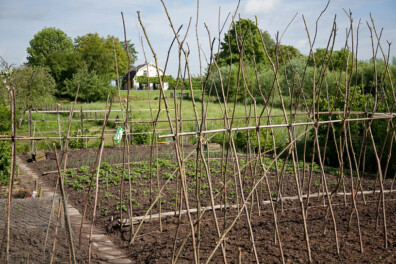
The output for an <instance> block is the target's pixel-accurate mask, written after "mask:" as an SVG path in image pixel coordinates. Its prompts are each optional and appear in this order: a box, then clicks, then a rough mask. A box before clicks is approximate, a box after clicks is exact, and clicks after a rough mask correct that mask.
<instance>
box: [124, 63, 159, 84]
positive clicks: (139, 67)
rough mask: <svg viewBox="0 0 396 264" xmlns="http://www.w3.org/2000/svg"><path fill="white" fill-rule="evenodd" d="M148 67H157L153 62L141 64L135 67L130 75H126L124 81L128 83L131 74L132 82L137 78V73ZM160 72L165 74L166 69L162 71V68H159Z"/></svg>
mask: <svg viewBox="0 0 396 264" xmlns="http://www.w3.org/2000/svg"><path fill="white" fill-rule="evenodd" d="M147 65H151V66H154V67H156V65H155V64H154V63H152V62H149V63H146V64H140V65H137V66H135V67H134V68H132V69H131V70H130V71H129V73H127V74H125V76H124V78H123V79H122V81H123V82H126V81H128V74H129V78H130V80H133V78H134V77H135V75H136V73H137V72H138V71H139V70H140V69H141V68H143V67H147ZM158 68H159V69H160V70H162V72H164V69H162V68H161V67H158Z"/></svg>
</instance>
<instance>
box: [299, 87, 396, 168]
mask: <svg viewBox="0 0 396 264" xmlns="http://www.w3.org/2000/svg"><path fill="white" fill-rule="evenodd" d="M352 95H353V100H352V99H351V102H350V105H351V109H350V110H351V111H365V104H366V107H367V109H372V108H373V105H374V96H373V95H371V94H363V92H362V87H361V86H358V87H351V97H352ZM328 104H329V105H330V108H332V107H333V105H334V111H342V110H343V107H344V98H343V97H334V96H332V97H330V100H329V101H327V100H321V101H320V104H319V111H328ZM369 111H371V110H369ZM378 111H380V112H386V111H387V110H386V108H385V104H384V103H381V102H380V103H379V104H378ZM356 117H358V116H356V115H355V116H351V117H350V118H356ZM321 119H322V120H329V119H330V116H327V117H325V116H323V117H322V118H321ZM332 119H333V120H334V119H342V116H340V115H333V116H332ZM366 122H367V121H366ZM349 126H350V137H351V138H350V140H351V142H352V146H353V148H354V151H355V153H356V155H357V157H356V158H357V159H358V158H359V154H360V150H361V148H362V143H363V136H364V133H365V127H366V126H365V122H363V121H355V122H349ZM333 127H334V133H335V137H336V139H337V142H335V141H334V136H333V131H332V130H331V129H330V132H329V136H328V140H327V146H326V159H325V160H324V163H325V165H330V166H333V167H338V166H340V164H339V161H338V159H337V155H336V153H337V150H336V144H337V146H339V141H338V139H339V137H340V136H341V138H344V131H343V130H342V123H334V124H333ZM387 127H388V120H385V119H382V120H374V121H373V122H372V125H371V130H372V133H373V137H374V142H375V145H376V149H377V153H378V155H380V154H381V150H382V148H383V146H384V145H385V148H384V149H383V151H384V152H383V154H382V165H384V164H385V162H384V161H385V160H386V157H388V154H390V153H389V151H390V152H391V153H396V146H395V144H393V147H392V149H391V150H389V146H390V142H391V140H392V139H391V135H392V133H391V132H390V133H389V132H388V131H387ZM327 130H328V127H327V125H321V126H319V129H318V136H319V137H318V139H319V144H320V147H321V153H323V151H324V145H325V140H326V137H327ZM347 133H348V137H349V132H348V131H347ZM388 133H389V135H388V136H387V134H388ZM313 139H314V133H311V135H310V142H308V146H310V148H312V146H313ZM364 144H365V145H363V146H364V147H365V148H366V155H365V159H366V160H365V170H366V171H370V172H376V171H377V169H378V166H377V163H376V162H375V160H376V157H375V152H374V148H373V144H372V141H371V139H370V135H369V134H367V137H366V140H365V142H364ZM344 152H345V153H343V156H344V157H347V153H346V150H344ZM307 153H312V151H311V150H308V151H307ZM350 153H351V151H350ZM395 163H396V156H395V155H392V156H391V160H390V164H395ZM344 164H347V162H345V161H344ZM362 164H363V162H361V165H362ZM345 166H346V165H345ZM360 169H362V168H360ZM394 170H395V168H393V169H392V168H391V167H390V168H389V169H388V173H389V174H390V175H393V173H394Z"/></svg>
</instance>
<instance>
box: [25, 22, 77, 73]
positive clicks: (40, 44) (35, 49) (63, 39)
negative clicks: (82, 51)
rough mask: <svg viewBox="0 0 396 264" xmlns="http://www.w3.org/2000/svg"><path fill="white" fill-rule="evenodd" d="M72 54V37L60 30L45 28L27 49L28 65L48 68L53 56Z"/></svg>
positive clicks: (36, 35) (37, 34)
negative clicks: (50, 58) (56, 54)
mask: <svg viewBox="0 0 396 264" xmlns="http://www.w3.org/2000/svg"><path fill="white" fill-rule="evenodd" d="M71 52H73V42H72V39H71V38H70V37H68V36H67V35H66V34H65V33H64V32H63V31H62V30H60V29H56V28H53V27H50V28H44V29H42V30H41V31H39V32H38V33H36V34H35V35H34V38H33V39H32V40H31V41H30V47H28V48H27V53H28V57H27V60H28V65H30V66H46V65H47V59H48V57H49V56H51V54H53V53H62V54H67V53H71Z"/></svg>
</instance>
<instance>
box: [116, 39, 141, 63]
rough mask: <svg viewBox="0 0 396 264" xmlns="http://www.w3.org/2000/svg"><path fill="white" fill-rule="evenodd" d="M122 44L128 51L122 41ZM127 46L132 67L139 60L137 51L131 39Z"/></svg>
mask: <svg viewBox="0 0 396 264" xmlns="http://www.w3.org/2000/svg"><path fill="white" fill-rule="evenodd" d="M120 44H121V46H122V47H123V49H124V50H125V51H126V47H125V41H121V42H120ZM127 46H128V52H129V58H130V59H131V66H132V65H133V64H134V63H135V61H136V60H137V51H136V49H135V44H134V43H132V41H131V40H130V39H128V40H127Z"/></svg>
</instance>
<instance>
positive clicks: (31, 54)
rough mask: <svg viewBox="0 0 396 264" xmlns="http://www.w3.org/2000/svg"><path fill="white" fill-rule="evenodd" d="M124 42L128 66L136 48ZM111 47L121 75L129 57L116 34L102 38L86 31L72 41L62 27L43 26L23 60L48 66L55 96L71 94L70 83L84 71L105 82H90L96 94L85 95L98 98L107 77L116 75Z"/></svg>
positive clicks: (114, 77) (129, 42) (94, 78)
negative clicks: (93, 84)
mask: <svg viewBox="0 0 396 264" xmlns="http://www.w3.org/2000/svg"><path fill="white" fill-rule="evenodd" d="M127 46H128V52H129V56H130V59H131V66H132V64H133V63H134V62H135V61H136V59H137V52H136V50H135V46H134V44H133V43H132V42H131V40H128V41H127ZM114 51H115V53H116V56H117V64H118V72H119V75H121V76H122V75H123V74H125V73H126V72H127V70H128V63H129V61H128V54H127V53H126V47H125V43H124V42H120V40H119V39H118V38H115V37H113V36H107V37H106V38H104V37H101V36H99V34H98V33H88V34H86V35H83V36H78V37H76V38H75V39H74V43H73V41H72V39H71V38H70V37H68V36H67V35H66V34H65V33H64V32H63V31H62V30H60V29H56V28H44V29H42V30H41V31H39V32H38V33H37V34H35V35H34V38H33V39H32V40H31V41H30V46H29V47H28V48H27V52H28V57H27V60H28V65H29V66H32V67H37V66H40V67H47V68H48V69H49V71H48V72H49V73H50V74H51V75H52V77H53V79H54V80H55V83H56V91H57V92H56V94H57V95H58V96H62V95H67V96H72V95H71V94H70V91H71V90H70V85H71V84H72V83H76V78H77V77H78V76H80V77H78V78H79V80H82V79H81V78H82V77H81V74H82V73H87V74H88V76H87V79H91V81H93V82H95V83H97V84H98V83H101V84H103V85H104V86H105V87H91V86H90V88H92V89H93V90H92V91H91V92H92V93H95V91H97V93H98V96H89V98H90V99H89V100H94V99H93V98H102V96H101V93H102V92H103V91H104V90H106V89H107V87H108V86H109V84H110V83H111V81H113V80H115V79H116V76H117V73H116V65H115V59H114ZM77 73H78V74H77ZM83 79H84V78H83ZM97 80H100V82H97ZM79 82H80V81H79ZM82 83H87V82H82ZM66 86H68V87H66ZM75 88H76V87H75ZM81 88H82V89H84V88H83V87H81ZM72 97H73V96H72ZM84 100H85V99H84Z"/></svg>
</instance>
